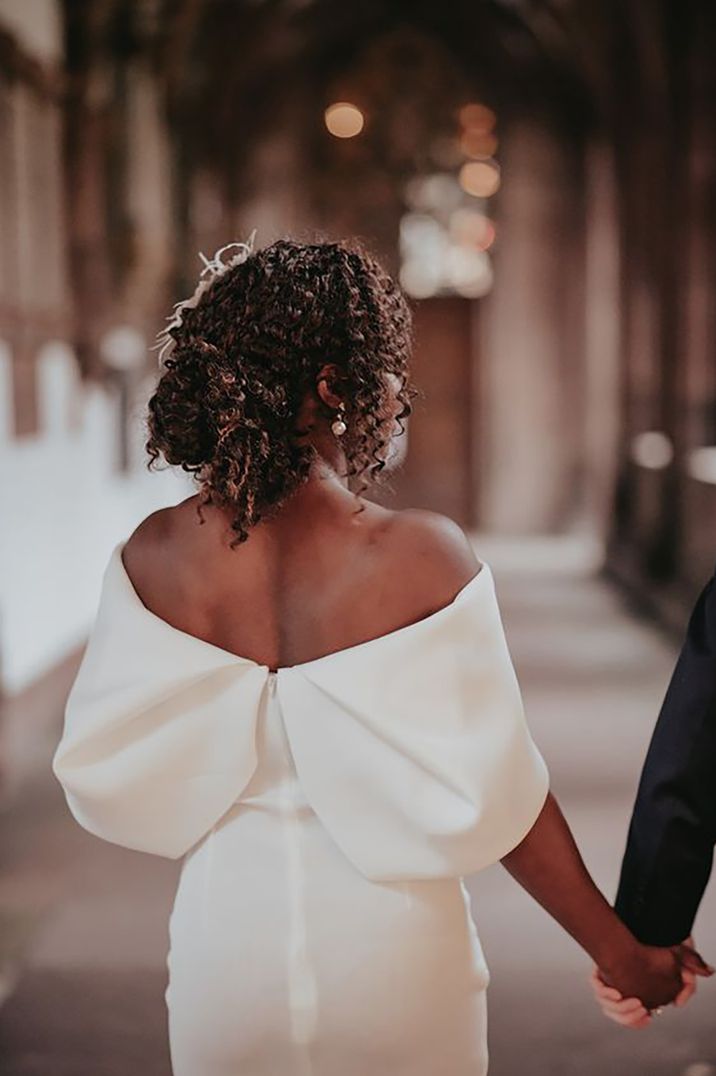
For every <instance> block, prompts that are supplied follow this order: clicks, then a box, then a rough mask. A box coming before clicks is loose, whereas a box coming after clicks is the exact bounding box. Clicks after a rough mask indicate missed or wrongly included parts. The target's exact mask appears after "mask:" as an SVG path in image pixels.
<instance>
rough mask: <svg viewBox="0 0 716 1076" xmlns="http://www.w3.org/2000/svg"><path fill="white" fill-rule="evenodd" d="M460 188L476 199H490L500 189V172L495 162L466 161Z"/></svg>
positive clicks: (461, 173) (461, 170)
mask: <svg viewBox="0 0 716 1076" xmlns="http://www.w3.org/2000/svg"><path fill="white" fill-rule="evenodd" d="M460 186H461V187H462V189H463V190H464V191H466V192H467V194H472V195H473V196H474V197H475V198H489V197H490V195H491V194H494V193H495V191H497V190H499V188H500V170H499V168H498V167H497V164H496V162H495V161H466V162H465V164H464V165H463V166H462V168H461V169H460Z"/></svg>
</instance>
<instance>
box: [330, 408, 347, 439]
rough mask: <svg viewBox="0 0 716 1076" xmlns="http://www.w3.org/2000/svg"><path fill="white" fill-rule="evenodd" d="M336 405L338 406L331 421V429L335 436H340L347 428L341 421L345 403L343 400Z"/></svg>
mask: <svg viewBox="0 0 716 1076" xmlns="http://www.w3.org/2000/svg"><path fill="white" fill-rule="evenodd" d="M338 407H339V411H338V414H337V416H336V418H335V419H334V420H333V422H332V423H331V429H332V430H333V432H334V434H335V435H336V437H340V436H341V435H342V434H344V433H345V432H346V430H347V429H348V427H347V426H346V424H345V422H344V421H343V413H344V411H345V409H346V405H345V404H344V403H343V401H341V402H340V403H339V405H338Z"/></svg>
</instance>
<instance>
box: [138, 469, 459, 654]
mask: <svg viewBox="0 0 716 1076" xmlns="http://www.w3.org/2000/svg"><path fill="white" fill-rule="evenodd" d="M197 499H198V498H197V497H190V498H189V499H188V500H186V501H183V502H182V503H181V504H178V505H176V506H175V507H172V508H168V509H163V510H161V511H159V512H155V513H154V514H153V515H151V516H149V517H148V518H147V519H146V520H144V522H143V523H141V524H140V526H139V527H138V528H137V529H136V530H135V532H134V533H133V534H132V536H131V537H130V538H129V540H128V541H127V543H126V545H125V547H124V550H123V561H124V566H125V569H126V571H127V573H128V575H129V578H130V579H131V581H132V583H133V585H134V588H135V590H136V591H137V594H138V595H139V597H140V599H141V600H142V602H143V603H144V605H145V606H146V607H147V608H148V609H150V610H151V612H153V613H155V614H156V615H157V616H159V617H161V618H162V619H163V620H165V621H167V622H168V623H169V624H171V625H172V626H173V627H175V628H178V629H180V630H182V631H185V632H187V633H188V634H190V635H194V636H197V637H198V638H201V639H204V640H205V641H206V642H209V643H211V644H213V645H215V646H219V647H221V648H222V649H224V650H228V651H231V652H232V653H235V654H239V655H241V656H243V657H247V658H250V659H251V660H253V661H256V662H259V663H261V664H265V665H268V666H269V667H270V668H272V669H275V668H281V667H286V666H289V665H296V664H301V663H303V662H307V661H312V660H314V659H315V658H319V657H323V656H324V655H326V654H329V653H333V652H335V651H337V650H342V649H345V648H348V647H350V646H354V645H356V644H358V643H362V642H365V641H367V640H369V639H373V638H376V637H378V636H380V635H385V634H388V633H390V632H391V631H394V630H396V629H398V628H401V627H403V626H405V625H406V624H410V623H413V622H415V621H418V620H420V619H422V618H423V617H425V616H429V615H430V614H431V613H433V612H435V611H436V610H437V609H439V608H441V607H442V606H444V605H446V604H448V603H449V602H450V601H451V600H452V598H453V597H454V596H455V594H456V593H457V592H458V590H459V589H460V588H461V587H462V586H464V584H465V583H466V582H467V581H468V580H469V579H470V578H471V577H472V576H474V575H475V574H476V572H477V571H478V570H479V568H480V562H479V560H478V559H477V558H476V556H475V554H474V552H473V550H472V547H471V545H470V543H469V541H468V539H467V537H466V536H465V534H464V533H463V531H462V530H461V528H460V527H459V526H458V525H457V524H456V523H454V522H453V521H452V520H450V519H449V518H447V517H444V516H441V515H439V514H437V513H434V512H427V511H421V510H407V511H403V512H395V511H390V510H388V509H385V508H382V507H380V506H379V505H375V504H372V503H371V502H368V501H363V502H362V503H363V505H364V506H365V510H364V511H363V512H360V513H357V512H356V499H355V498H354V497H353V496H352V495H351V494H349V493H348V492H347V491H345V490H343V489H342V488H341V489H340V491H337V490H336V489H335V487H333V488H332V489H331V490H330V491H327V490H325V489H318V488H317V489H316V490H313V489H309V488H304V490H302V491H301V493H300V495H299V496H298V497H296V498H294V499H293V500H292V501H291V502H289V504H288V505H287V506H285V507H284V508H283V509H282V510H281V512H280V513H279V514H278V515H277V516H276V517H275V519H273V520H269V521H266V522H265V523H262V524H259V525H258V526H256V527H254V528H253V530H252V531H251V533H250V535H249V538H248V540H247V541H246V542H244V543H243V544H241V545H239V546H236V547H235V548H234V549H231V548H230V546H229V542H230V540H231V538H232V533H231V531H230V529H229V527H228V516H227V514H226V513H224V512H222V511H221V510H220V509H217V508H205V509H203V512H204V516H205V520H206V522H205V523H204V524H203V525H202V524H200V522H199V519H198V516H197V512H196V502H197Z"/></svg>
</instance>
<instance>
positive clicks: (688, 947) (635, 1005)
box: [590, 938, 713, 1028]
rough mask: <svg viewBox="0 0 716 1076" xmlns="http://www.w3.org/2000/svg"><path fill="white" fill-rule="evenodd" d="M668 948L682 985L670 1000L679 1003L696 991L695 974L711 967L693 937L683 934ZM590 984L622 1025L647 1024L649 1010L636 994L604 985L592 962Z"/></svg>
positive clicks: (608, 1013)
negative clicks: (682, 936) (700, 954)
mask: <svg viewBox="0 0 716 1076" xmlns="http://www.w3.org/2000/svg"><path fill="white" fill-rule="evenodd" d="M670 951H671V953H672V954H673V956H674V957H676V959H677V960H678V961H679V963H680V966H681V969H680V970H681V980H682V984H683V985H682V988H681V990H680V991H679V993H678V994H677V995H676V996H675V998H674V1000H673V1004H674V1005H676V1006H682V1005H685V1004H686V1003H687V1001H689V999H690V998H691V997H692V996H693V994H694V993H695V991H696V976H697V974H698V975H703V976H708V975H710V974H712V973H713V969H711V968H710V967H709V966H708V965H707V964H706V963H705V962H704V961H703V960H702V959H701V957H700V956H699V954H698V953H697V952H696V950H695V949H694V945H693V939H692V938H687V939H686V941H685V942H683V943H682V944H681V945H674V946H671V947H670ZM590 984H591V986H592V989H593V991H594V995H595V997H596V999H597V1001H598V1003H599V1005H600V1006H601V1009H602V1012H603V1013H604V1015H605V1016H608V1017H609V1019H611V1020H614V1021H615V1023H618V1024H621V1025H622V1027H629V1028H643V1027H648V1026H649V1024H650V1023H651V1020H652V1014H651V1013H650V1012H649V1010H648V1009H647V1008H646V1006H645V1005H644V1004H643V1003H642V1002H641V1001H640V1000H639V998H637V997H624V996H623V994H621V993H620V992H619V991H618V990H617V989H616V988H615V987H613V986H608V985H607V984H606V983H605V982H604V980H603V979H602V978H601V976H600V974H599V969H598V968H597V967H596V966H595V967H594V968H593V969H592V972H591V975H590Z"/></svg>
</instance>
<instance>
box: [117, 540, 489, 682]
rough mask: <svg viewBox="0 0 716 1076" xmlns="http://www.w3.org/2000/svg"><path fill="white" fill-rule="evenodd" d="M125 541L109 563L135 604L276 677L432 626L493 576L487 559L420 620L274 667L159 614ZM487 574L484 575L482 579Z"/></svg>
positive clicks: (193, 638) (171, 628)
mask: <svg viewBox="0 0 716 1076" xmlns="http://www.w3.org/2000/svg"><path fill="white" fill-rule="evenodd" d="M125 544H126V542H125V541H121V542H118V543H117V544H116V546H115V547H114V550H113V551H112V555H111V560H110V563H111V564H114V567H115V568H116V571H117V575H118V576H119V580H120V583H121V585H122V586H123V588H124V590H125V591H126V593H127V596H128V597H129V599H130V601H131V602H132V604H133V605H134V606H135V607H136V608H137V609H138V610H139V611H140V612H141V613H142V614H143V615H144V616H146V617H148V618H149V619H150V620H151V621H152V622H154V623H155V624H157V625H159V626H160V627H161V628H162V629H164V630H166V631H168V632H171V633H173V634H175V635H178V636H183V638H184V639H187V640H190V641H191V642H193V643H195V644H196V645H197V646H200V647H204V648H205V649H206V650H207V652H212V651H213V652H214V653H217V654H220V655H222V656H223V657H228V658H233V659H234V661H236V662H237V663H240V664H246V665H251V666H253V667H254V668H256V669H263V670H264V671H265V672H266V673H268V674H270V675H273V676H277V675H278V674H279V673H285V672H291V671H293V670H298V669H307V668H309V667H310V666H315V665H320V664H323V663H327V662H329V661H330V660H331V659H336V658H339V657H342V656H344V655H346V654H351V653H356V652H358V651H359V650H364V649H367V648H370V647H373V646H376V645H377V644H380V643H383V642H386V641H388V640H391V639H395V638H396V637H398V636H402V635H407V634H409V633H411V632H415V631H416V630H417V629H420V628H425V627H427V626H428V625H432V624H434V623H435V621H436V620H439V619H441V618H442V617H444V616H445V615H446V614H448V613H450V612H451V611H452V610H453V609H454V608H455V606H457V605H459V604H460V603H461V602H462V601H464V600H465V599H466V598H467V597H468V595H470V594H471V593H472V591H473V590H476V589H477V588H478V586H482V584H483V583H484V582H485V581H486V580H487V579H489V578H492V571H491V568H490V565H489V564H488V562H487V561H484V560H483V561H482V562H481V565H480V568H479V569H478V571H477V572H475V574H474V575H473V576H471V577H470V579H468V581H467V582H466V583H464V584H463V586H462V587H461V588H460V590H458V592H457V594H455V596H454V597H453V598H452V599H451V600H450V601H449V602H446V604H445V605H442V606H441V607H440V608H439V609H436V610H435V611H434V612H432V613H428V615H427V616H424V617H421V618H420V619H419V620H413V621H411V622H410V623H409V624H403V625H402V626H401V627H399V628H394V629H393V630H392V631H387V632H384V633H383V634H382V635H375V636H373V638H372V639H364V640H363V641H362V642H358V643H353V644H352V645H351V646H343V647H341V648H340V649H339V650H332V651H330V653H328V654H322V655H320V656H319V657H317V658H311V659H310V660H309V661H300V662H297V663H296V664H295V665H279V666H278V667H277V668H276V669H272V668H271V666H270V665H264V664H262V663H261V662H258V661H254V659H253V658H248V657H244V656H243V655H241V654H236V653H235V652H234V651H233V650H226V649H225V648H224V647H222V646H217V645H216V643H210V642H208V640H206V639H202V638H200V636H198V635H192V633H191V632H188V631H183V630H182V628H177V627H175V626H174V625H173V624H170V623H169V621H168V620H165V619H164V618H163V617H161V616H159V615H158V614H157V613H154V612H152V610H151V609H149V608H148V606H146V605H145V604H144V602H143V601H142V599H141V598H140V596H139V593H138V591H137V589H136V588H135V586H134V583H133V582H132V580H131V578H130V575H129V572H128V571H127V569H126V567H125V564H124V560H123V558H122V551H123V549H124V546H125ZM483 577H484V578H483Z"/></svg>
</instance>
